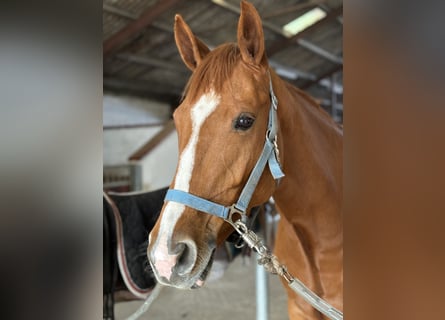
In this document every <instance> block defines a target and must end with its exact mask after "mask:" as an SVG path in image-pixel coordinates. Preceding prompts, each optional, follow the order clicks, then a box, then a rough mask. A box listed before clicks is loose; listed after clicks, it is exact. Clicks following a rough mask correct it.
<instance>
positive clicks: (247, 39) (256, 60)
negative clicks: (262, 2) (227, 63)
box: [238, 0, 265, 65]
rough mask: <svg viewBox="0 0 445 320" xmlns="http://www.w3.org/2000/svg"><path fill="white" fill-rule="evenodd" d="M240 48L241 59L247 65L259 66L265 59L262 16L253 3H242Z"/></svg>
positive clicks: (239, 31) (239, 32)
mask: <svg viewBox="0 0 445 320" xmlns="http://www.w3.org/2000/svg"><path fill="white" fill-rule="evenodd" d="M238 46H239V48H240V52H241V57H242V58H243V60H244V61H245V62H247V63H251V64H252V63H253V64H255V65H259V64H260V63H261V62H262V60H263V59H264V58H265V49H264V47H265V46H264V33H263V26H262V24H261V18H260V15H259V14H258V11H256V9H255V7H254V6H253V5H252V4H251V3H249V2H247V1H244V0H243V1H241V16H240V19H239V22H238Z"/></svg>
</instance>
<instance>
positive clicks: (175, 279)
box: [147, 240, 215, 289]
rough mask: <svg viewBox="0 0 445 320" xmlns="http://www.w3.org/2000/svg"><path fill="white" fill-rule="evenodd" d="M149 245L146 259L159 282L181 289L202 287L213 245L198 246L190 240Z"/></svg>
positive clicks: (211, 257) (210, 262)
mask: <svg viewBox="0 0 445 320" xmlns="http://www.w3.org/2000/svg"><path fill="white" fill-rule="evenodd" d="M171 247H172V248H167V247H162V246H161V245H155V246H153V247H151V246H149V248H148V250H147V255H148V260H149V261H150V265H151V267H152V269H153V272H154V274H155V276H156V279H157V280H158V282H159V283H161V284H163V285H167V286H172V287H176V288H181V289H190V288H199V287H202V286H203V284H204V282H205V280H206V277H207V275H208V273H209V271H210V269H211V266H212V262H213V254H214V251H215V250H214V249H215V248H214V245H213V246H212V245H208V246H207V247H206V248H198V246H197V244H196V243H195V242H194V241H192V240H184V241H181V242H178V243H176V244H174V245H172V246H171Z"/></svg>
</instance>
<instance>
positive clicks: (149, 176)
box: [103, 94, 178, 191]
mask: <svg viewBox="0 0 445 320" xmlns="http://www.w3.org/2000/svg"><path fill="white" fill-rule="evenodd" d="M169 113H170V112H169V106H168V105H164V104H160V103H158V102H154V101H150V100H145V99H139V98H133V97H128V96H115V95H111V94H104V100H103V116H104V120H103V123H104V127H105V128H106V129H104V132H103V163H104V166H108V165H122V164H128V163H129V161H128V158H129V157H130V155H131V154H132V153H134V152H135V151H136V150H137V149H139V148H140V147H141V146H142V145H144V144H145V143H146V142H147V141H149V140H150V139H151V138H152V137H153V136H154V135H156V134H157V133H158V132H159V131H160V130H162V127H163V126H162V123H164V122H165V121H167V120H168V119H169V115H170V114H169ZM156 123H157V124H159V125H155V124H156ZM132 125H150V126H147V127H138V128H116V129H113V127H116V126H132ZM177 161H178V151H177V135H176V131H173V132H172V133H170V134H169V135H168V136H167V137H166V138H165V139H164V140H163V141H162V142H161V143H160V144H159V145H157V146H156V147H155V148H154V149H153V150H152V151H151V152H150V153H149V154H148V155H147V156H145V157H144V158H143V159H142V160H141V161H138V162H137V163H139V164H140V165H141V166H142V187H143V190H147V191H148V190H154V189H158V188H161V187H165V186H167V185H169V184H170V182H171V180H172V178H173V175H174V173H175V170H176V164H177Z"/></svg>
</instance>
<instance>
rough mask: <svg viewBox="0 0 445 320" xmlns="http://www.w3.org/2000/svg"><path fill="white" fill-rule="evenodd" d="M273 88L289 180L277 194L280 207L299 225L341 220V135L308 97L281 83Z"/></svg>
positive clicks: (336, 127) (335, 126)
mask: <svg viewBox="0 0 445 320" xmlns="http://www.w3.org/2000/svg"><path fill="white" fill-rule="evenodd" d="M274 82H279V84H280V85H279V86H277V89H276V94H277V97H278V119H279V123H280V132H279V136H278V142H279V144H280V148H281V149H282V150H280V151H281V153H282V155H283V156H282V159H281V161H282V165H283V171H284V173H285V174H286V176H285V178H284V179H283V181H282V183H281V184H280V186H279V187H278V188H277V190H276V192H275V194H274V198H275V201H276V203H277V206H278V208H279V209H280V210H281V213H282V214H283V215H285V216H286V217H287V218H288V219H289V220H293V221H296V220H298V219H300V220H299V221H298V222H295V223H298V224H303V223H305V221H317V219H316V218H315V219H314V216H317V215H318V216H321V215H323V216H326V215H330V216H331V217H332V218H333V219H336V220H338V219H341V217H340V211H341V199H342V149H343V145H342V135H343V134H342V131H341V130H340V128H339V127H338V125H337V124H335V122H334V121H333V120H332V119H331V118H330V116H329V115H328V114H327V113H325V112H324V111H323V110H322V109H321V107H319V106H318V105H317V104H316V103H315V101H314V100H313V99H311V98H310V97H309V96H308V95H306V94H305V93H304V92H302V91H301V90H299V89H297V88H295V87H292V86H290V85H288V84H287V83H285V82H284V81H282V80H281V79H279V78H278V77H277V78H276V80H275V81H274ZM280 139H281V142H280ZM308 215H310V216H311V219H307V217H308ZM299 217H300V218H299ZM323 219H324V218H323ZM323 219H321V220H319V221H324V220H323ZM328 220H329V219H328ZM331 222H332V221H331Z"/></svg>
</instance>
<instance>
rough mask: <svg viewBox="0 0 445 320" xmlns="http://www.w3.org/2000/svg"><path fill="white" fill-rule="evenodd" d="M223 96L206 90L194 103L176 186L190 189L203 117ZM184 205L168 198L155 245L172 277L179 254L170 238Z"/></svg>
mask: <svg viewBox="0 0 445 320" xmlns="http://www.w3.org/2000/svg"><path fill="white" fill-rule="evenodd" d="M219 100H220V97H219V96H218V95H216V94H215V93H214V92H213V91H210V92H209V93H207V94H204V95H203V96H202V97H201V98H200V99H199V100H198V101H197V102H196V104H195V105H194V106H193V107H192V109H191V112H190V113H191V114H190V116H191V119H192V134H191V135H190V139H189V141H188V143H187V145H186V146H185V148H184V150H183V151H182V153H181V156H180V157H179V163H178V170H177V172H176V178H175V185H174V188H175V189H178V190H181V191H184V192H188V191H189V188H190V180H191V178H192V172H193V167H194V164H195V152H196V145H197V144H198V139H199V131H200V130H201V127H202V125H203V123H204V121H205V120H206V119H207V118H208V117H209V116H210V114H211V113H212V112H213V111H215V109H216V107H217V106H218V104H219ZM184 209H185V206H184V205H183V204H180V203H176V202H172V201H170V202H168V203H167V205H166V206H165V209H164V213H163V216H162V220H161V225H160V227H159V234H158V235H159V236H158V240H157V241H156V244H155V246H154V248H155V254H154V258H155V261H154V262H155V267H156V270H157V271H158V272H159V275H161V276H163V277H166V278H167V279H170V276H171V273H172V271H171V270H172V268H173V267H174V266H175V264H176V260H177V258H178V257H177V255H171V254H169V252H168V241H169V239H170V238H171V236H172V233H173V229H174V227H175V225H176V222H177V221H178V220H179V218H180V217H181V215H182V213H183V212H184Z"/></svg>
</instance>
